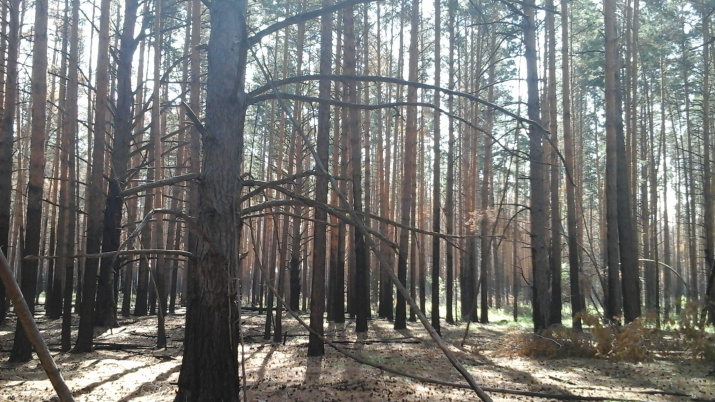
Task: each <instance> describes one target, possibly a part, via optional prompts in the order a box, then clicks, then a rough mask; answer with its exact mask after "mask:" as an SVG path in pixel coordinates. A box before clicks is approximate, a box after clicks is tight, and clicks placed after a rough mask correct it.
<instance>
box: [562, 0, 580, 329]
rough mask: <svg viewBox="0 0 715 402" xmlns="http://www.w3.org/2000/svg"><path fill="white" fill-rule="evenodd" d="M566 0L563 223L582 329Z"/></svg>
mask: <svg viewBox="0 0 715 402" xmlns="http://www.w3.org/2000/svg"><path fill="white" fill-rule="evenodd" d="M568 13H569V10H568V1H566V0H561V85H562V89H561V92H562V94H561V102H562V105H561V108H562V109H563V112H562V113H563V116H562V119H563V132H564V154H565V158H566V173H567V174H566V226H567V229H568V249H569V286H570V287H571V325H572V327H573V329H574V330H576V331H581V329H582V328H581V316H580V313H581V312H582V311H583V309H584V306H583V305H582V304H581V289H580V282H581V279H580V277H581V265H580V261H579V237H578V225H579V220H578V218H577V215H576V169H575V167H576V164H575V162H574V153H575V144H574V138H573V132H572V127H571V67H570V62H571V58H570V57H571V56H570V51H569V44H570V40H569V19H568V16H569V14H568Z"/></svg>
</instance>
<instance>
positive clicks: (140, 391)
mask: <svg viewBox="0 0 715 402" xmlns="http://www.w3.org/2000/svg"><path fill="white" fill-rule="evenodd" d="M37 319H38V323H39V325H40V327H41V329H42V330H43V334H45V336H46V339H47V340H48V344H49V345H50V348H51V349H52V351H53V356H54V358H55V360H56V362H57V364H58V366H59V368H60V370H61V372H62V374H63V376H64V378H65V380H66V381H67V383H68V385H69V387H70V389H71V390H72V391H73V393H74V395H75V398H76V400H77V401H152V402H155V401H171V400H173V397H174V395H175V391H176V381H177V379H178V375H179V369H180V364H181V352H182V351H181V342H182V340H183V330H184V326H183V319H184V316H183V312H179V314H176V315H170V316H168V317H167V333H168V335H169V340H168V348H167V349H162V350H156V349H154V347H153V345H154V343H155V342H156V336H155V334H156V328H155V327H156V317H129V318H125V319H122V320H121V321H120V323H121V324H122V326H121V327H120V328H115V329H113V330H111V331H106V332H105V333H103V334H101V335H100V336H98V337H97V339H96V342H97V350H96V351H95V352H93V353H87V354H67V353H60V352H59V329H60V321H59V320H58V321H51V320H48V319H46V317H44V316H38V317H37ZM244 319H245V324H244V331H245V342H244V346H243V356H244V357H243V361H244V362H245V365H244V367H245V378H243V379H244V380H245V386H246V388H245V389H246V396H247V400H249V401H311V402H316V401H464V400H475V399H476V395H475V394H474V392H473V391H471V390H468V389H460V388H453V387H448V386H444V385H435V384H429V383H424V382H421V381H417V380H413V379H410V378H405V377H398V376H396V375H392V374H388V373H386V372H384V371H383V370H380V369H376V368H373V367H369V366H365V365H361V364H359V363H357V362H355V361H354V360H352V359H349V358H347V357H345V356H344V355H342V354H341V353H339V352H337V351H336V350H334V349H332V348H330V347H326V356H325V357H324V358H322V359H318V358H307V357H306V347H307V341H308V338H307V331H305V330H304V329H303V328H302V327H299V325H298V324H297V323H295V321H294V320H292V319H290V318H286V319H285V320H284V330H285V331H287V336H286V337H285V343H280V344H276V343H272V342H270V341H265V340H263V337H262V333H263V321H264V318H263V317H262V316H257V315H256V314H255V313H253V312H247V313H246V315H245V316H244ZM464 329H465V325H464V324H462V325H460V326H449V325H445V326H444V327H443V335H444V337H445V339H447V340H448V341H449V342H450V343H452V344H454V345H458V344H459V343H460V342H461V339H462V336H463V334H464ZM13 330H14V321H13V320H10V322H8V323H7V324H6V325H4V326H1V327H0V401H46V400H50V399H51V398H52V397H53V395H54V393H53V390H52V387H51V385H50V383H49V381H48V380H47V379H46V377H45V374H44V372H43V371H42V369H41V367H40V365H39V362H38V361H37V360H33V361H31V362H28V363H25V364H19V365H18V364H11V363H8V362H7V358H8V355H9V350H10V348H11V346H12V334H13ZM75 330H76V328H75ZM523 331H525V330H524V329H521V328H519V327H516V326H514V325H511V324H508V323H506V322H502V323H500V324H490V325H478V324H477V325H475V324H472V326H471V327H470V332H469V336H468V338H467V342H466V343H465V345H464V347H457V346H454V347H453V348H452V350H453V351H454V352H455V354H456V355H457V356H458V357H459V360H460V362H461V363H462V364H463V365H464V366H465V367H466V368H467V369H468V370H469V371H470V373H471V374H472V375H473V376H474V377H475V379H476V380H477V382H478V383H479V384H480V385H482V386H484V387H489V388H501V389H508V390H515V391H530V392H539V393H542V394H544V395H547V394H551V395H554V396H552V397H544V398H537V397H534V396H524V395H515V394H508V393H502V392H489V394H490V395H491V396H492V397H493V398H494V399H495V400H503V401H507V400H563V399H566V396H567V395H570V396H581V397H590V398H594V399H596V398H600V399H606V398H607V399H609V400H639V401H681V400H682V401H685V400H712V401H715V374H713V364H712V363H708V362H704V361H701V360H697V359H694V358H691V357H689V356H688V355H687V354H684V353H675V354H669V355H667V356H665V357H664V356H657V355H654V356H652V357H651V358H650V359H648V361H646V362H640V363H628V362H613V361H608V360H604V359H590V358H564V359H551V360H546V359H534V358H526V357H519V356H516V355H515V354H513V353H509V352H508V351H509V345H512V346H513V343H514V340H515V339H517V335H518V334H519V333H520V332H523ZM326 333H327V334H328V335H329V337H330V339H332V340H335V341H338V342H339V344H340V346H342V347H343V348H345V349H346V350H348V351H349V352H352V353H355V354H358V355H359V356H361V357H362V358H365V359H368V360H369V361H371V362H373V363H377V364H382V365H385V366H389V367H392V368H395V369H398V370H401V371H405V372H410V373H414V374H418V375H421V376H425V377H429V378H434V379H438V380H442V381H450V382H460V383H464V381H463V380H462V379H461V377H460V375H459V373H457V371H456V370H455V369H454V368H453V367H452V366H451V365H450V363H449V362H448V361H447V359H446V358H445V357H444V356H443V354H442V352H441V351H440V350H439V349H438V348H437V347H436V346H434V345H433V343H432V342H431V340H430V339H429V336H428V335H427V333H426V331H424V329H422V328H421V326H420V325H419V324H416V323H409V324H408V329H407V330H404V331H394V330H393V329H392V325H391V323H389V322H387V321H384V320H373V321H371V323H370V331H369V333H368V335H367V337H366V338H365V339H360V340H359V339H358V338H357V337H356V336H355V333H354V325H353V323H352V322H348V323H347V325H346V326H345V327H344V328H335V327H326ZM559 395H560V396H559Z"/></svg>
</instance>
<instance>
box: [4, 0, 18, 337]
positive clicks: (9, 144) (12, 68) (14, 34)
mask: <svg viewBox="0 0 715 402" xmlns="http://www.w3.org/2000/svg"><path fill="white" fill-rule="evenodd" d="M20 4H21V1H20V0H12V1H10V2H8V14H9V15H8V17H9V22H8V32H7V59H6V60H7V62H6V64H5V70H6V76H5V99H4V100H3V101H4V104H3V111H2V123H0V250H2V252H3V253H4V254H5V255H9V251H10V250H9V249H8V248H9V247H8V246H9V244H10V241H9V240H10V218H11V212H12V208H11V196H12V160H13V157H12V154H13V141H14V124H15V110H16V104H17V57H18V47H19V30H20ZM5 299H6V297H5V286H4V285H0V325H2V324H3V323H4V322H5V316H6V313H7V307H8V306H7V305H6V302H5Z"/></svg>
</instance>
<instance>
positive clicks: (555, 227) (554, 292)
mask: <svg viewBox="0 0 715 402" xmlns="http://www.w3.org/2000/svg"><path fill="white" fill-rule="evenodd" d="M546 7H547V8H548V9H549V10H552V9H554V8H555V7H554V1H553V0H548V1H547V2H546ZM555 19H556V18H555V16H554V13H552V12H547V13H546V35H547V40H548V48H549V49H548V51H547V63H548V68H547V70H548V80H547V82H548V84H547V89H546V93H547V94H546V97H547V103H548V104H549V117H548V122H549V131H550V136H551V144H550V152H549V161H550V164H551V172H550V174H551V185H550V186H549V191H550V195H551V245H550V252H549V266H550V271H551V305H550V307H549V325H553V324H558V325H561V308H562V299H561V200H560V195H561V188H560V187H561V169H560V168H559V166H560V164H561V161H559V157H558V152H559V151H558V144H559V139H558V138H559V137H558V121H557V116H558V113H557V112H558V110H557V103H556V28H555V21H554V20H555Z"/></svg>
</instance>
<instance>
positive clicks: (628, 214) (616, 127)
mask: <svg viewBox="0 0 715 402" xmlns="http://www.w3.org/2000/svg"><path fill="white" fill-rule="evenodd" d="M603 14H604V25H605V28H604V29H605V33H606V34H605V35H606V72H605V75H606V82H607V84H606V104H607V106H606V108H607V109H608V110H610V112H611V113H608V112H607V113H606V130H607V131H608V129H609V126H610V128H611V130H613V131H614V134H615V140H616V161H617V172H616V176H617V182H616V189H617V190H616V191H617V200H618V201H617V204H618V205H617V208H618V246H619V247H618V250H619V254H620V271H621V287H622V289H621V291H622V295H623V316H624V318H625V321H626V322H632V321H633V320H635V319H636V318H638V317H639V316H640V315H641V305H640V279H639V274H638V237H637V235H638V233H637V228H636V225H635V222H634V219H633V208H632V205H633V202H632V191H631V179H630V178H631V173H630V169H631V168H633V167H631V166H630V160H629V159H628V157H627V156H628V155H627V153H626V142H625V135H624V131H623V113H622V99H621V91H620V75H619V62H618V54H617V48H618V46H617V45H618V43H617V41H618V38H617V35H616V21H615V17H616V11H615V4H614V2H613V1H612V0H605V1H604V11H603ZM609 116H610V119H609Z"/></svg>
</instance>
